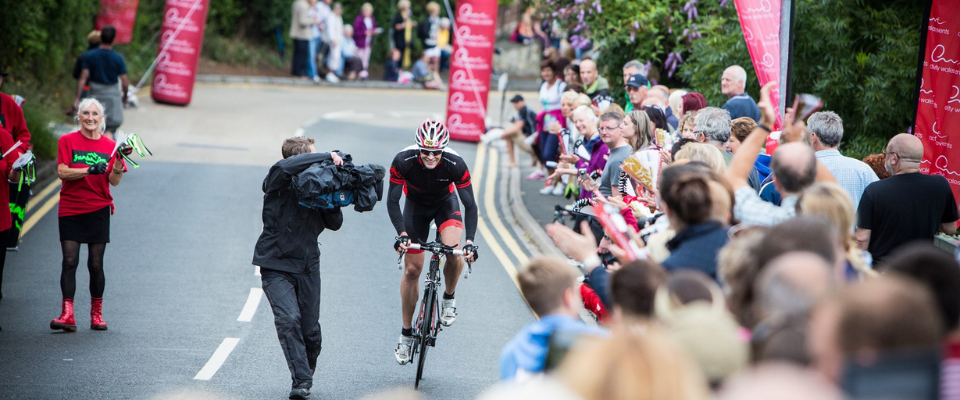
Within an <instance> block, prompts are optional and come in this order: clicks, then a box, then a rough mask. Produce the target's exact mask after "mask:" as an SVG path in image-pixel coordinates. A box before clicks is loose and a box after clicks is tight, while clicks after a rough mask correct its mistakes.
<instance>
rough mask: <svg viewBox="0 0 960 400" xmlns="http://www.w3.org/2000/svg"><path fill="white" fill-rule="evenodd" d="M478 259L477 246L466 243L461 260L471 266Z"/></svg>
mask: <svg viewBox="0 0 960 400" xmlns="http://www.w3.org/2000/svg"><path fill="white" fill-rule="evenodd" d="M479 258H480V253H479V252H478V249H477V246H475V245H474V244H473V242H469V241H468V242H467V244H466V245H465V246H463V259H464V260H466V261H467V262H468V263H471V264H472V263H475V262H477V259H479Z"/></svg>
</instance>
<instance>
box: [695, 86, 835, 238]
mask: <svg viewBox="0 0 960 400" xmlns="http://www.w3.org/2000/svg"><path fill="white" fill-rule="evenodd" d="M773 85H774V83H773V82H771V83H768V84H767V85H765V86H764V87H763V89H762V90H761V91H760V96H761V99H762V103H763V104H764V108H763V114H762V120H761V121H760V124H759V125H757V127H756V128H754V130H753V132H750V134H749V135H748V136H747V138H746V140H744V141H743V143H741V144H740V148H739V149H738V150H737V154H735V155H734V156H733V159H732V160H731V161H730V163H729V164H728V168H727V180H728V181H729V182H730V185H731V186H733V189H734V197H735V198H736V203H735V204H734V206H733V215H734V216H735V217H736V218H737V219H739V220H740V222H741V223H744V224H752V225H767V226H772V225H776V224H779V223H781V222H783V221H786V220H788V219H790V218H793V217H794V216H795V215H796V214H797V210H796V207H795V206H796V204H797V198H798V196H799V195H800V193H801V192H803V190H804V189H806V188H807V187H809V186H810V185H812V184H813V182H814V181H816V180H817V175H818V167H817V158H816V156H814V154H813V148H811V147H810V146H809V145H807V144H805V143H802V142H801V141H800V140H801V139H802V136H803V135H802V134H803V124H802V121H798V122H797V124H796V125H794V126H790V127H787V128H785V129H784V134H783V136H782V137H783V138H784V140H785V141H786V142H787V143H785V144H782V145H780V146H779V147H777V151H776V152H775V153H773V160H772V161H771V162H770V169H771V171H772V172H773V174H774V175H776V177H777V179H776V180H775V181H774V185H775V186H774V187H776V189H777V191H779V192H780V194H781V196H783V199H782V200H781V201H780V205H775V204H773V203H769V202H766V201H764V200H763V199H761V198H760V195H758V194H757V191H756V190H754V189H753V188H752V187H750V185H749V182H748V179H749V177H750V174H751V172H752V171H753V169H754V162H756V161H757V155H758V154H760V148H761V147H762V146H763V143H764V142H765V141H766V140H767V135H769V134H770V131H769V130H768V129H769V128H768V127H769V126H771V125H773V122H774V121H775V120H776V111H774V108H773V105H772V104H771V103H770V91H771V90H773ZM701 112H703V111H701ZM701 115H702V114H701ZM701 115H698V116H697V129H702V125H701V123H700V116H701ZM728 135H729V130H728ZM724 139H726V138H724ZM824 170H825V168H824ZM823 179H827V180H831V181H833V178H832V176H830V174H829V172H827V173H826V174H825V175H824V176H823Z"/></svg>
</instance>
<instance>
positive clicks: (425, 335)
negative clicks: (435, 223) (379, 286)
mask: <svg viewBox="0 0 960 400" xmlns="http://www.w3.org/2000/svg"><path fill="white" fill-rule="evenodd" d="M410 249H412V250H423V251H429V252H430V253H432V254H433V255H432V256H430V269H429V271H428V272H427V278H426V279H425V280H424V281H423V283H424V288H423V297H422V298H421V300H420V312H419V314H418V316H417V323H416V325H414V333H413V337H414V338H415V340H416V343H414V345H413V354H412V357H415V358H417V378H416V380H415V381H414V384H413V387H414V389H419V388H420V379H422V378H423V365H424V363H425V362H426V360H427V348H428V347H436V344H437V335H439V334H440V331H442V330H443V327H442V325H440V307H439V304H440V290H441V287H442V285H443V284H442V283H440V267H441V266H442V265H443V259H444V257H441V255H447V254H453V255H457V256H461V257H463V250H458V249H455V248H454V246H447V245H445V244H443V243H438V242H430V243H425V244H411V245H410ZM472 271H473V265H472V264H471V263H469V262H468V263H467V270H466V272H465V273H464V279H466V278H467V277H469V276H470V273H471V272H472ZM418 356H419V357H418Z"/></svg>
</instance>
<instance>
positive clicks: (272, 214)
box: [253, 153, 343, 273]
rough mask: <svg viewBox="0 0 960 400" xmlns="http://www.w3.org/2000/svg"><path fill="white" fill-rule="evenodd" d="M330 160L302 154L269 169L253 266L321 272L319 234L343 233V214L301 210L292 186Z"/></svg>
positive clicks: (279, 162)
mask: <svg viewBox="0 0 960 400" xmlns="http://www.w3.org/2000/svg"><path fill="white" fill-rule="evenodd" d="M330 159H331V157H330V153H310V154H300V155H296V156H293V157H290V158H287V159H284V160H280V161H278V162H277V163H276V164H274V165H273V166H272V167H270V172H269V173H268V174H267V177H266V178H264V179H263V232H261V233H260V238H259V239H257V245H256V248H255V249H254V252H253V264H254V265H259V266H260V268H268V269H272V270H277V271H284V272H290V273H310V272H314V271H317V270H318V269H319V268H320V244H319V242H318V238H319V236H320V233H321V232H323V230H324V229H331V230H334V231H335V230H338V229H340V226H341V225H343V213H342V212H341V211H340V209H339V208H336V209H334V210H327V211H322V210H317V209H311V208H307V207H303V206H300V205H299V204H298V201H297V193H296V192H295V191H294V189H293V187H292V185H291V184H290V183H291V180H292V178H293V177H294V176H296V175H297V174H299V173H301V172H303V171H304V170H306V169H307V168H308V167H310V166H311V165H313V164H315V163H320V162H323V161H325V160H330Z"/></svg>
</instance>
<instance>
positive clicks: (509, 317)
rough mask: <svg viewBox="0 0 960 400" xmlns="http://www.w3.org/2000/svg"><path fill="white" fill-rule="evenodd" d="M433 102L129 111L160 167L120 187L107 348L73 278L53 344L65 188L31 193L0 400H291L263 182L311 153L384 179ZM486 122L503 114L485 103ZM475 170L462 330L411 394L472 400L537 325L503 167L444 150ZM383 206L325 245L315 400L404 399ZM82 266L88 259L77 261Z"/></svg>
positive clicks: (484, 155)
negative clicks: (261, 262)
mask: <svg viewBox="0 0 960 400" xmlns="http://www.w3.org/2000/svg"><path fill="white" fill-rule="evenodd" d="M445 99H446V96H445V94H443V93H437V92H426V91H416V90H377V91H374V90H366V91H357V90H347V89H336V88H326V87H319V88H317V87H299V86H273V85H259V84H250V83H243V84H205V83H198V84H197V86H196V87H195V93H194V98H193V103H192V104H191V105H189V106H187V107H176V106H167V105H159V104H154V103H152V102H151V101H150V100H149V96H148V95H146V94H141V106H140V108H139V109H136V110H127V113H126V116H125V120H126V123H125V126H124V127H123V128H124V129H125V130H129V131H131V132H136V133H139V134H140V135H141V136H142V137H143V138H144V141H145V142H146V144H147V145H148V146H149V147H150V148H151V150H153V152H154V154H155V156H154V157H152V158H148V159H144V160H143V162H142V164H141V167H140V168H139V169H136V170H132V171H131V172H129V173H128V174H126V175H125V176H124V178H123V181H122V182H121V184H120V185H119V186H118V187H116V188H113V190H112V193H113V196H114V198H115V204H116V213H115V214H114V215H113V217H112V222H111V230H112V238H111V239H112V240H111V243H110V245H108V246H107V251H106V257H105V270H106V279H107V289H106V293H105V295H104V317H105V320H106V321H107V323H108V324H109V330H108V331H106V332H96V331H91V330H89V328H88V325H87V317H86V316H87V312H88V310H89V301H90V300H89V298H88V297H87V296H86V293H87V288H88V274H87V273H86V271H85V269H84V268H83V267H82V266H81V268H80V269H79V271H78V274H77V296H76V299H77V302H76V310H77V320H78V321H77V322H78V331H77V332H75V333H62V332H58V331H51V330H50V329H49V327H48V324H49V321H50V320H51V319H53V318H56V317H57V316H58V314H59V311H60V290H59V286H58V282H59V274H60V262H61V254H60V251H59V242H58V233H57V220H56V213H57V201H58V196H59V194H58V188H59V182H58V181H56V180H54V181H53V182H52V183H50V184H47V185H43V184H39V185H37V187H35V188H34V194H35V197H34V199H33V200H32V202H31V204H30V205H29V207H28V211H27V219H26V223H25V225H24V234H23V237H22V243H21V246H20V251H19V252H17V253H10V254H8V257H7V262H6V269H5V275H4V287H3V294H4V297H3V300H2V302H0V325H2V326H3V331H2V332H0V377H3V379H0V399H7V398H9V399H42V398H53V397H57V398H71V399H121V398H123V399H125V398H148V399H151V398H154V399H160V398H173V397H174V396H179V395H183V394H184V393H189V394H193V395H197V396H204V397H205V398H223V399H269V398H276V399H281V398H286V397H285V396H286V394H287V392H288V391H289V388H290V381H289V372H288V370H287V367H286V364H285V362H284V358H283V355H282V352H281V349H280V346H279V343H278V342H277V336H276V331H275V329H274V326H273V318H272V315H271V313H270V309H269V305H268V304H267V302H266V301H265V300H263V299H262V296H261V295H260V279H259V276H257V273H258V271H257V269H256V268H255V267H254V266H252V265H251V264H250V259H251V256H252V250H253V246H254V243H255V241H256V239H257V236H258V235H259V233H260V230H261V228H262V226H261V220H260V211H261V206H262V192H261V189H260V186H261V182H262V179H263V177H264V175H265V174H266V171H267V169H268V168H269V166H270V165H272V164H273V163H274V162H275V161H276V160H277V159H279V158H280V154H279V153H280V152H279V150H280V143H281V142H282V140H283V139H284V138H287V137H290V136H294V135H304V136H308V137H312V138H314V139H315V140H316V142H317V148H318V150H321V151H323V150H331V149H339V150H343V151H345V152H348V153H351V154H352V155H353V156H354V160H355V162H357V163H379V164H384V165H389V163H390V161H391V160H392V157H393V155H394V154H395V153H396V152H397V151H399V150H400V149H402V148H403V147H406V146H407V145H409V144H410V143H411V142H412V138H413V129H414V127H415V126H417V124H419V122H421V121H422V120H423V119H424V118H426V117H428V116H434V115H442V114H443V106H444V102H445ZM490 100H491V101H490V109H491V110H496V109H498V108H499V103H498V100H499V96H496V95H492V96H491V99H490ZM452 147H453V148H454V149H455V150H457V151H458V152H459V153H460V154H461V155H462V156H463V157H464V159H465V160H466V161H467V162H468V163H469V164H470V165H471V172H472V175H473V176H474V184H475V189H474V190H475V192H476V193H477V198H478V200H479V202H480V207H481V208H480V215H481V222H480V225H479V231H478V235H477V243H478V245H479V246H480V248H481V255H482V258H481V260H480V261H479V262H478V263H477V264H475V265H474V270H473V275H471V276H470V278H469V279H468V280H466V281H462V283H461V285H460V286H459V287H458V290H457V294H458V296H457V298H458V300H459V301H458V306H459V307H460V311H461V314H460V317H459V318H458V320H457V323H456V325H454V326H453V327H451V328H449V329H445V330H444V331H443V332H442V333H441V334H440V337H439V339H438V342H437V347H436V348H435V349H432V350H431V352H430V353H429V356H428V360H427V365H426V370H425V372H424V375H425V377H424V381H423V382H422V383H421V386H420V392H421V394H422V395H424V396H425V397H426V398H428V399H472V398H476V397H477V395H478V394H480V393H481V392H482V391H483V390H484V389H486V388H488V387H490V386H491V385H493V384H494V383H496V382H497V377H498V357H499V352H500V349H501V348H502V347H503V345H504V344H506V343H507V341H509V340H510V339H511V338H512V337H513V335H514V334H515V333H516V332H517V331H518V330H519V329H520V328H521V327H522V326H523V325H524V324H526V323H529V322H531V321H533V320H534V319H535V316H534V315H533V313H532V312H531V311H530V309H529V308H528V307H527V305H526V303H525V301H524V300H523V298H522V296H520V294H519V291H518V289H517V286H516V281H515V274H516V270H517V269H518V268H519V267H520V266H522V265H523V264H525V263H526V262H527V261H528V260H529V258H530V257H532V254H534V251H533V250H532V249H534V245H533V244H531V242H530V240H529V238H528V237H527V236H526V234H525V233H524V231H523V230H522V229H521V228H520V227H519V224H516V223H515V222H514V221H515V220H516V219H517V218H515V217H513V216H512V212H513V211H512V210H513V209H514V208H515V207H507V206H505V205H506V204H507V203H508V202H509V201H510V200H509V193H508V191H507V188H508V183H510V182H513V181H511V180H509V179H507V177H508V176H509V174H505V172H509V171H504V170H503V169H501V168H499V164H500V160H501V159H502V157H501V156H500V154H499V153H498V152H497V151H495V150H493V149H489V148H487V147H486V146H484V145H477V144H470V143H459V142H457V143H454V144H452ZM394 235H395V232H393V229H392V227H391V225H390V222H389V218H388V217H387V214H386V206H385V204H379V205H377V207H376V209H374V210H373V211H372V212H368V213H362V214H360V213H356V212H353V211H352V210H347V211H345V223H344V227H343V228H342V229H341V230H340V231H338V232H329V231H328V232H324V233H323V234H322V235H321V236H320V242H321V243H322V246H321V251H322V255H321V261H320V263H321V276H322V293H323V295H322V296H323V297H322V305H321V317H320V321H321V325H322V329H323V337H324V341H323V344H324V350H323V353H322V354H321V356H320V361H319V368H318V371H317V374H316V376H315V381H314V382H315V385H314V398H327V399H356V398H360V397H363V396H367V395H370V394H373V393H379V392H382V391H385V390H389V389H391V388H395V387H407V388H410V387H412V385H413V380H414V375H415V372H416V366H415V365H407V366H399V365H397V364H396V362H395V361H394V360H393V354H392V352H393V348H394V346H395V343H396V339H397V336H398V332H397V330H398V328H399V325H400V321H399V317H398V314H399V299H398V294H397V292H398V285H399V280H400V271H399V270H398V269H397V256H396V254H395V253H393V251H392V248H391V246H392V243H393V237H394ZM85 258H86V250H83V251H82V252H81V264H82V260H84V259H85Z"/></svg>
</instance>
